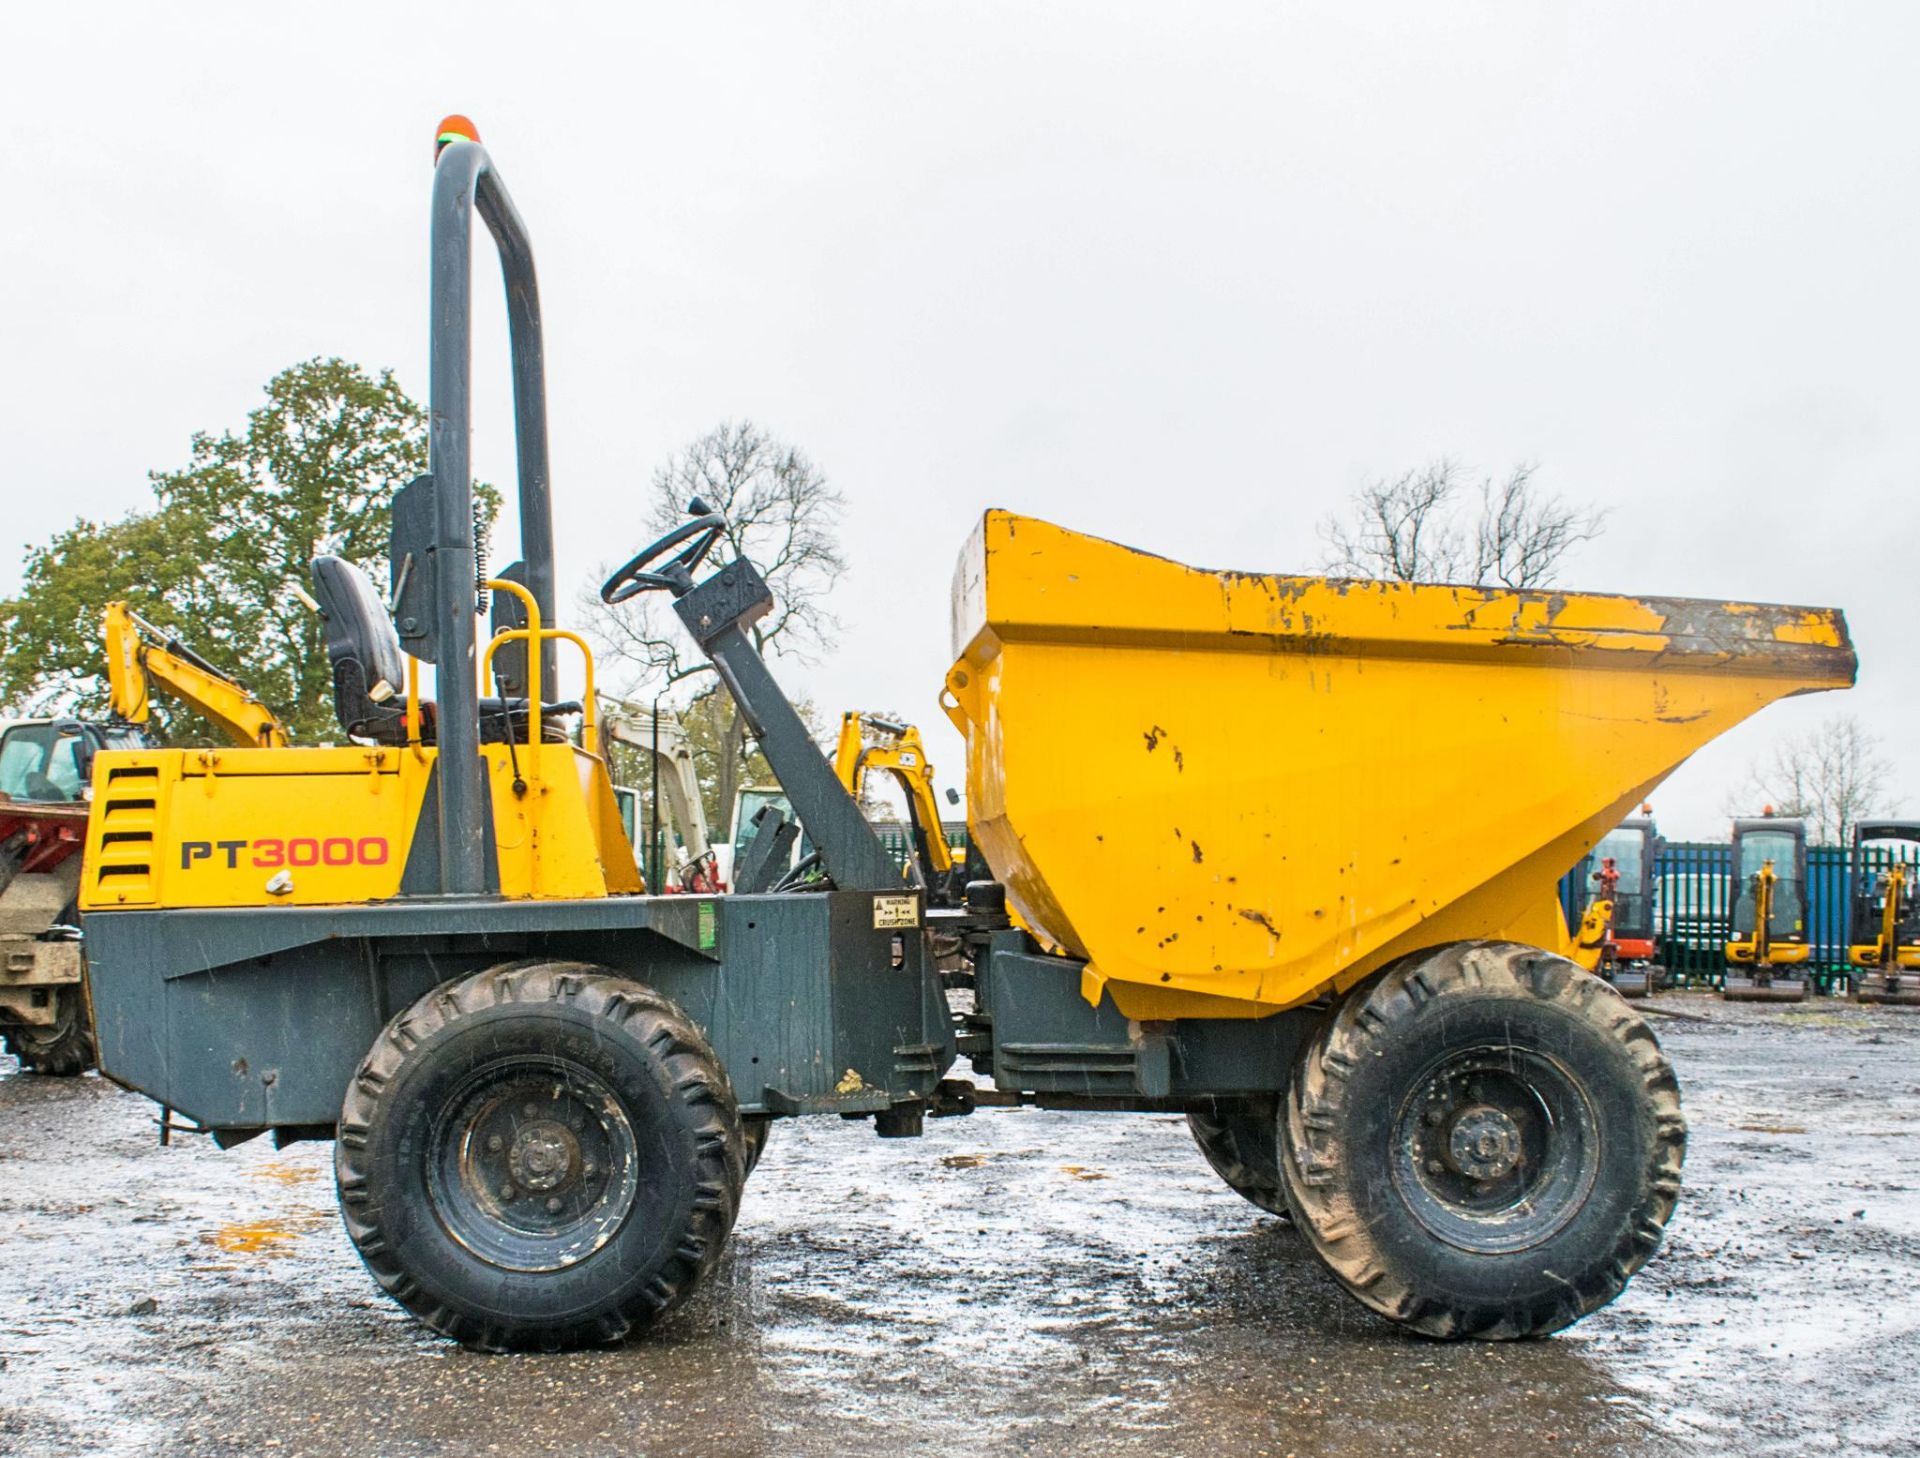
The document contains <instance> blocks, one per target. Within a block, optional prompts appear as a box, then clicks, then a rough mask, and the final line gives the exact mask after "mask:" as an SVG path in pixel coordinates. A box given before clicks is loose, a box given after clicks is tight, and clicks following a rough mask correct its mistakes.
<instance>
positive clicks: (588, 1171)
mask: <svg viewBox="0 0 1920 1458" xmlns="http://www.w3.org/2000/svg"><path fill="white" fill-rule="evenodd" d="M593 1172H594V1164H593V1161H592V1160H588V1161H587V1162H586V1163H585V1164H583V1165H581V1166H580V1173H581V1174H583V1175H585V1176H586V1177H587V1178H588V1179H591V1178H593Z"/></svg>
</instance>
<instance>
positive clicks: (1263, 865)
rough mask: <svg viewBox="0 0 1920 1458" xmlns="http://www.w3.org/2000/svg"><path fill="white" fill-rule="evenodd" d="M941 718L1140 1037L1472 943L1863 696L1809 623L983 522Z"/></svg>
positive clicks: (978, 795) (1270, 1005) (1013, 885)
mask: <svg viewBox="0 0 1920 1458" xmlns="http://www.w3.org/2000/svg"><path fill="white" fill-rule="evenodd" d="M953 638H954V653H955V659H956V661H955V663H954V665H953V668H952V670H951V671H950V672H949V673H948V676H947V683H946V690H947V691H946V693H945V694H944V695H943V696H942V703H943V706H944V707H945V708H946V710H947V713H948V715H949V717H950V718H952V719H953V721H954V723H955V725H956V726H957V727H958V728H959V729H960V730H961V732H962V733H963V734H964V735H965V736H966V740H967V791H968V797H969V799H968V804H969V816H970V819H971V822H972V826H973V831H974V834H975V837H976V839H977V841H978V843H979V846H980V849H981V850H982V852H983V853H984V854H985V856H986V859H987V862H988V864H989V865H991V866H992V868H993V871H994V874H995V876H996V877H998V878H999V879H1000V880H1001V881H1002V882H1004V883H1005V885H1006V888H1007V895H1008V901H1009V903H1010V905H1011V906H1012V907H1013V909H1014V911H1015V912H1016V913H1017V914H1018V916H1019V917H1020V918H1021V920H1022V921H1023V923H1024V924H1025V925H1026V926H1027V927H1028V928H1029V929H1030V930H1031V931H1033V932H1034V933H1035V934H1036V935H1037V936H1038V937H1039V938H1040V939H1041V940H1042V942H1044V943H1046V944H1048V945H1050V946H1051V947H1052V948H1054V949H1056V950H1058V951H1061V952H1065V953H1068V954H1071V955H1073V956H1075V957H1078V958H1083V959H1085V960H1086V962H1087V964H1088V966H1087V968H1086V971H1085V974H1084V976H1083V990H1084V991H1085V992H1087V994H1088V995H1089V996H1090V997H1095V998H1097V997H1098V996H1099V995H1100V993H1101V991H1102V989H1105V990H1107V991H1108V992H1110V993H1111V995H1112V996H1113V999H1114V1001H1115V1003H1116V1005H1117V1006H1118V1007H1119V1008H1120V1010H1121V1011H1122V1012H1123V1013H1125V1014H1126V1015H1127V1016H1129V1017H1132V1018H1137V1019H1153V1018H1174V1017H1201V1016H1215V1017H1218V1016H1260V1015H1263V1014H1266V1013H1269V1012H1273V1011H1276V1010H1278V1009H1281V1008H1286V1007H1292V1006H1296V1005H1298V1004H1300V1003H1302V1002H1305V1001H1308V1000H1310V999H1312V998H1314V997H1316V996H1318V995H1319V994H1321V993H1322V992H1324V991H1326V990H1327V989H1329V988H1345V987H1347V986H1349V985H1351V984H1352V983H1354V982H1356V981H1358V980H1359V979H1361V978H1362V977H1364V976H1366V975H1367V974H1368V973H1369V972H1371V971H1373V970H1374V969H1376V968H1378V967H1380V966H1382V965H1384V964H1385V963H1386V962H1388V961H1390V960H1392V959H1393V958H1395V957H1397V956H1400V955H1402V954H1404V953H1406V952H1410V951H1414V950H1417V949H1419V948H1421V947H1427V946H1432V945H1435V944H1438V943H1441V942H1448V941H1455V940H1459V939H1461V938H1469V937H1506V938H1511V939H1514V940H1518V941H1524V942H1528V943H1531V944H1534V945H1537V946H1542V947H1546V948H1549V949H1556V948H1560V947H1562V946H1564V944H1565V927H1564V923H1563V921H1562V919H1561V916H1560V912H1559V907H1558V902H1557V899H1556V897H1555V885H1556V883H1557V881H1558V879H1559V877H1560V876H1561V875H1562V874H1563V873H1564V872H1565V871H1566V869H1567V868H1568V867H1569V866H1571V865H1572V864H1573V863H1574V862H1575V861H1577V860H1578V859H1579V858H1580V857H1581V856H1582V855H1584V854H1585V853H1586V852H1587V851H1588V850H1589V849H1591V848H1592V846H1593V844H1594V842H1595V841H1597V840H1598V839H1599V838H1600V837H1601V836H1602V835H1603V834H1605V832H1606V831H1607V830H1608V829H1610V828H1611V827H1612V826H1613V825H1615V824H1616V823H1617V822H1618V821H1619V820H1620V819H1621V817H1622V816H1623V815H1624V814H1626V813H1627V811H1628V810H1629V808H1630V807H1631V806H1633V805H1634V804H1635V803H1636V802H1637V801H1639V800H1640V799H1642V798H1643V797H1644V796H1645V795H1646V794H1647V793H1648V792H1649V791H1650V790H1651V789H1652V788H1653V787H1654V786H1655V785H1657V784H1658V783H1659V782H1660V781H1661V780H1662V779H1663V778H1664V777H1665V776H1666V775H1668V774H1669V773H1671V772H1672V771H1673V769H1674V768H1675V767H1676V766H1678V765H1679V764H1680V762H1681V761H1682V760H1684V759H1685V758H1686V757H1687V756H1688V755H1689V754H1691V753H1692V752H1693V751H1694V750H1695V749H1698V748H1699V747H1700V746H1701V745H1702V744H1705V743H1706V742H1707V741H1708V740H1709V739H1712V738H1713V737H1714V736H1715V735H1717V734H1720V733H1722V732H1724V731H1725V730H1727V729H1729V728H1731V727H1732V726H1733V725H1735V724H1737V723H1739V722H1740V721H1741V720H1742V719H1745V718H1746V717H1747V716H1748V715H1750V714H1752V713H1753V712H1754V711H1755V710H1757V709H1760V708H1762V707H1763V706H1765V705H1767V704H1769V703H1772V702H1773V701H1774V700H1775V699H1779V698H1784V697H1786V696H1787V695H1790V694H1798V693H1806V692H1809V691H1813V690H1818V689H1831V688H1845V687H1847V686H1849V685H1851V684H1852V682H1853V678H1854V671H1855V660H1854V654H1853V649H1852V645H1851V643H1850V642H1849V640H1848V637H1847V629H1846V622H1845V619H1844V618H1843V617H1842V615H1841V614H1840V613H1839V612H1837V611H1835V610H1832V609H1826V608H1800V607H1778V606H1762V605H1758V604H1750V603H1721V602H1698V601H1688V600H1684V599H1675V598H1631V597H1615V596H1601V595H1596V594H1588V593H1572V592H1565V593H1563V592H1542V591H1521V592H1516V591H1507V590H1503V589H1491V588H1478V587H1430V586H1420V587H1415V586H1409V585H1407V584H1405V583H1397V582H1393V583H1389V582H1365V581H1343V580H1336V579H1329V578H1320V577H1283V576H1267V575H1260V574H1253V573H1241V572H1216V571H1206V570H1202V569H1198V568H1193V567H1187V566H1183V565H1182V564H1180V563H1178V562H1171V561H1168V560H1166V559H1165V558H1161V557H1154V556H1150V555H1148V554H1146V553H1143V552H1137V551H1133V550H1130V549H1128V548H1126V547H1121V546H1118V545H1116V544H1114V543H1112V542H1105V541H1101V540H1099V539H1098V538H1094V537H1089V536H1083V535H1081V534H1079V533H1077V532H1072V531H1068V530H1066V529H1064V528H1062V527H1057V526H1053V525H1051V524H1049V523H1047V522H1043V521H1037V520H1035V519H1033V518H1031V517H1021V516H1015V515H1012V514H1011V513H1008V512H1004V511H991V512H988V513H987V515H986V517H985V519H984V520H983V521H982V522H981V524H980V527H979V529H978V530H977V531H976V532H975V533H974V534H973V536H972V538H971V539H970V540H969V542H968V543H967V546H966V548H965V550H964V551H963V553H962V554H961V558H960V564H959V568H958V571H957V573H956V575H955V578H954V588H953Z"/></svg>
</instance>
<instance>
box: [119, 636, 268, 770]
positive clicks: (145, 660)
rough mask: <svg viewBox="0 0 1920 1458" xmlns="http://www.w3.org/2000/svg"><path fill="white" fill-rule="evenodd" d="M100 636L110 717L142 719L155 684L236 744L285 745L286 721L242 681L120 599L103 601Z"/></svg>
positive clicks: (148, 713) (147, 715) (130, 720)
mask: <svg viewBox="0 0 1920 1458" xmlns="http://www.w3.org/2000/svg"><path fill="white" fill-rule="evenodd" d="M101 636H102V638H103V639H104V640H105V643H106V649H107V688H108V692H109V694H110V695H111V698H112V703H113V716H114V718H116V719H118V720H121V721H123V722H125V723H128V724H145V723H146V722H147V721H148V720H149V719H150V718H151V717H152V714H153V694H154V690H155V689H159V690H161V691H163V692H165V693H167V694H169V695H170V696H172V697H173V698H175V699H178V700H179V701H180V702H181V703H183V704H185V705H186V706H187V707H188V708H190V709H192V710H193V711H194V712H195V713H197V714H199V715H200V716H201V717H202V718H204V719H207V720H208V721H210V722H212V723H214V724H217V725H219V727H220V729H221V731H222V732H224V733H225V734H226V736H227V737H228V738H229V739H230V740H232V741H233V742H234V743H235V744H241V745H250V746H257V747H260V748H263V749H284V748H286V747H287V744H288V742H289V740H288V736H287V729H286V726H285V725H284V724H282V723H281V722H280V719H279V717H278V716H277V715H276V714H275V713H274V712H273V710H272V709H269V708H268V707H267V706H266V705H265V704H263V703H261V702H260V700H259V699H257V698H255V697H254V695H253V693H252V691H251V690H250V689H248V688H247V687H246V685H244V684H242V683H241V682H240V681H239V680H238V679H236V678H233V677H231V676H230V675H228V674H225V673H222V672H221V671H220V670H219V669H217V668H215V667H214V666H213V665H212V664H211V663H209V662H207V660H206V659H204V658H202V657H201V656H200V655H199V654H197V653H195V652H194V651H193V650H192V649H191V648H189V647H187V645H186V644H184V643H182V642H181V641H180V640H179V639H178V638H176V637H174V636H173V635H171V634H170V633H167V632H164V631H163V630H161V629H160V628H157V627H155V626H154V625H153V624H152V623H149V622H147V621H146V620H145V619H144V618H142V617H140V616H139V615H138V614H137V613H135V612H134V611H133V610H132V609H131V608H129V607H128V606H127V605H126V604H125V603H124V602H111V603H108V604H107V611H106V614H105V617H104V618H103V620H102V623H101Z"/></svg>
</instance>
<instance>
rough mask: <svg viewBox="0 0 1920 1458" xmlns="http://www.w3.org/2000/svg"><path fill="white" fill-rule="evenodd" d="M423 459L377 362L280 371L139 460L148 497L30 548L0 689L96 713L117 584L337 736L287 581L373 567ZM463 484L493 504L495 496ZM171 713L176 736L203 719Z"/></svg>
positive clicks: (321, 649)
mask: <svg viewBox="0 0 1920 1458" xmlns="http://www.w3.org/2000/svg"><path fill="white" fill-rule="evenodd" d="M426 461H427V415H426V411H425V410H424V409H423V408H422V407H421V406H420V405H418V404H416V403H415V402H414V401H413V400H412V399H410V398H409V397H408V396H407V394H406V392H405V391H403V390H402V389H401V388H400V386H399V384H398V382H396V381H395V379H394V378H393V375H392V373H391V372H390V371H382V372H381V373H380V374H379V375H378V376H375V375H370V374H368V373H367V372H366V371H365V370H362V369H361V368H360V367H359V366H357V365H353V364H349V363H347V362H346V361H344V360H339V359H313V360H308V361H306V362H305V363H302V364H297V365H294V366H293V367H292V368H290V369H287V370H283V371H281V372H280V373H279V374H277V375H275V376H274V377H273V379H272V380H270V381H269V382H268V383H267V387H266V403H265V404H263V405H261V406H260V407H259V408H258V409H256V410H254V411H253V412H252V413H251V414H249V415H248V417H247V424H246V428H245V429H244V430H243V431H241V432H239V433H238V434H235V433H233V432H223V433H221V434H219V435H212V434H206V433H201V434H197V435H195V436H194V437H193V442H192V449H191V454H190V458H189V460H188V462H187V464H186V465H184V466H182V467H180V468H179V469H177V470H171V471H155V472H153V473H152V474H151V476H150V478H149V479H150V480H151V482H152V486H153V496H154V501H153V505H152V507H151V508H149V509H147V510H143V511H136V512H133V513H131V514H130V515H128V516H125V517H123V518H121V519H120V520H118V521H112V522H95V521H89V520H84V519H83V520H81V521H78V522H76V523H75V524H74V525H73V526H72V527H70V528H68V529H67V530H66V531H64V532H61V533H59V534H57V535H56V536H55V537H54V538H53V539H52V540H51V541H50V542H48V543H46V544H45V545H44V546H41V547H36V548H34V549H32V550H31V551H29V553H28V554H27V560H26V568H25V572H24V574H23V581H22V585H21V590H20V593H19V595H18V596H17V597H15V598H13V599H11V600H8V601H4V602H0V635H4V638H3V641H4V647H0V700H4V702H6V703H7V704H8V705H10V706H11V707H13V708H14V709H15V710H16V711H27V710H33V711H37V712H45V711H47V710H50V709H56V708H57V709H60V710H62V711H67V710H72V711H77V712H81V713H92V714H100V713H103V712H104V711H105V709H106V676H105V665H104V662H103V661H102V657H101V648H100V612H101V609H102V608H103V607H104V606H105V605H106V604H107V603H108V602H110V601H113V600H115V599H117V598H125V599H126V600H127V601H129V602H130V603H132V604H133V607H134V610H135V611H136V612H138V613H139V614H140V615H141V616H143V617H145V618H148V619H150V620H152V621H153V622H155V623H158V624H160V625H162V626H164V627H169V628H172V629H173V630H174V631H175V632H177V633H178V634H179V636H180V637H181V638H182V639H183V640H184V641H185V642H187V643H188V644H190V645H192V646H193V648H194V649H195V650H196V651H197V652H199V653H200V654H201V655H202V656H203V657H205V658H207V659H209V660H211V661H212V662H213V663H215V664H216V665H218V666H219V667H221V668H223V669H225V670H226V671H228V672H231V673H233V674H234V675H235V676H236V677H238V678H240V679H241V680H242V681H244V682H245V683H246V684H247V685H248V686H249V687H251V688H252V689H253V690H254V692H255V693H257V694H259V695H260V697H261V698H262V699H263V700H265V701H266V702H267V703H268V704H270V705H272V706H273V708H274V709H275V711H276V712H277V713H279V715H280V716H281V718H282V719H283V720H285V721H286V723H287V725H288V726H289V728H291V729H292V731H293V734H294V737H295V738H296V740H302V739H304V740H314V739H325V738H337V737H338V729H337V727H336V725H335V722H334V719H333V711H332V679H331V673H330V670H329V668H328V665H327V656H326V642H325V636H324V632H323V629H322V624H321V622H320V619H319V618H318V616H317V615H315V614H314V613H313V612H312V610H311V609H309V608H308V607H307V606H306V605H305V604H304V603H302V602H301V601H300V599H299V598H298V596H296V595H295V593H294V592H293V591H292V589H293V588H294V587H295V586H298V587H300V588H302V589H305V588H306V587H307V586H308V575H307V569H308V564H309V563H310V562H311V561H312V559H313V557H314V556H315V555H316V554H317V553H320V552H333V553H337V554H338V555H340V556H343V557H347V558H350V559H351V560H353V561H355V562H357V563H359V564H360V565H361V566H363V567H365V568H366V569H367V570H368V571H369V572H370V573H372V574H373V576H374V579H375V580H376V581H384V580H385V558H386V544H387V531H388V526H389V522H390V507H391V502H392V499H393V493H394V491H395V490H397V489H398V488H399V487H400V486H402V485H404V484H405V483H406V482H407V481H408V480H410V479H411V478H412V477H414V476H416V475H418V474H419V473H420V472H422V471H423V470H425V469H426ZM475 491H476V499H477V500H479V501H480V502H481V504H482V508H483V512H484V514H485V515H486V517H487V518H488V519H491V517H492V514H493V512H494V510H495V509H496V508H497V505H498V498H497V495H496V494H495V493H494V492H492V491H491V490H490V489H488V488H486V487H484V486H476V488H475ZM170 707H171V706H163V711H165V709H167V708H170ZM174 720H175V722H174V725H173V727H174V729H175V730H176V733H175V736H174V737H176V738H177V739H195V738H201V737H205V736H206V735H207V734H208V733H209V732H210V731H208V730H207V729H206V726H204V725H200V724H198V723H197V722H195V723H187V722H184V721H183V719H182V717H181V716H180V715H178V714H177V713H176V714H175V715H174Z"/></svg>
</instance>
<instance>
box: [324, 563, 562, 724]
mask: <svg viewBox="0 0 1920 1458" xmlns="http://www.w3.org/2000/svg"><path fill="white" fill-rule="evenodd" d="M313 590H314V596H315V597H316V598H318V599H319V602H320V613H321V616H322V617H324V618H325V619H326V624H327V661H328V662H329V663H331V664H332V666H333V708H334V713H335V715H336V716H337V717H338V718H339V720H340V727H341V728H342V729H344V730H345V731H346V732H347V733H348V734H349V735H351V736H353V737H354V738H356V739H371V740H372V741H373V742H374V743H376V744H405V743H406V742H407V659H406V655H405V654H404V653H403V652H401V650H400V635H399V634H398V633H397V632H395V631H394V627H393V618H392V615H391V614H389V613H388V612H387V609H386V605H385V604H384V603H382V602H381V601H380V595H379V593H377V592H376V591H374V586H373V581H372V579H371V578H369V577H368V576H367V574H366V573H365V572H363V571H361V570H360V568H359V567H357V566H356V565H354V564H353V563H352V562H349V561H348V560H347V559H346V558H344V557H331V556H323V557H315V558H314V559H313ZM540 712H541V723H540V737H541V739H543V740H546V741H548V742H550V743H556V744H558V743H564V742H565V741H566V737H567V736H566V731H565V730H564V729H563V728H562V727H561V726H560V725H559V724H557V723H555V722H553V721H552V718H551V717H549V716H556V715H567V714H578V713H580V712H581V708H580V705H579V704H578V703H571V702H570V703H556V704H543V705H541V710H540ZM437 717H438V716H437V715H436V714H435V712H434V706H433V703H432V701H431V700H425V699H423V700H422V701H421V704H420V721H421V722H420V739H421V742H422V743H423V744H432V743H434V742H435V732H434V730H435V722H436V719H437ZM526 732H527V701H526V700H525V699H482V700H480V742H481V743H482V744H505V743H508V742H509V741H510V740H516V741H517V740H519V739H521V738H523V737H524V736H525V734H526Z"/></svg>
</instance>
